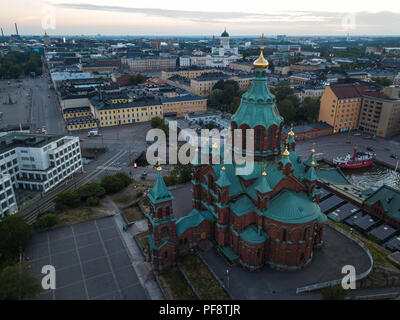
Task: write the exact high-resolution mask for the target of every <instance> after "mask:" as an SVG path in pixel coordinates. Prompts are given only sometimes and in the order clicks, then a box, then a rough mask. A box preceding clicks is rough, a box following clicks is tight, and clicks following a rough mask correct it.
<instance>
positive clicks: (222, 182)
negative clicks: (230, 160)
mask: <svg viewBox="0 0 400 320" xmlns="http://www.w3.org/2000/svg"><path fill="white" fill-rule="evenodd" d="M217 185H219V186H220V187H228V186H230V185H231V182H230V181H229V178H228V175H227V174H226V169H225V171H224V170H222V169H221V172H220V174H219V178H218V180H217Z"/></svg>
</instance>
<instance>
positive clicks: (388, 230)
mask: <svg viewBox="0 0 400 320" xmlns="http://www.w3.org/2000/svg"><path fill="white" fill-rule="evenodd" d="M396 231H397V230H396V229H394V228H392V227H391V226H389V225H387V224H382V225H380V226H379V227H377V228H375V229H372V230H371V232H370V234H372V235H374V236H375V237H377V238H378V239H379V240H382V241H384V240H386V239H388V238H390V237H391V236H393V235H394V234H395V233H396Z"/></svg>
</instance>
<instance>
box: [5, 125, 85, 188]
mask: <svg viewBox="0 0 400 320" xmlns="http://www.w3.org/2000/svg"><path fill="white" fill-rule="evenodd" d="M81 169H82V158H81V150H80V144H79V137H72V136H62V135H45V136H44V135H37V134H28V133H9V134H7V135H4V136H2V137H1V138H0V173H1V174H3V175H9V176H10V181H11V184H12V186H13V187H14V188H15V189H28V190H34V191H42V192H47V191H49V190H50V189H52V188H53V187H55V186H56V185H58V184H59V183H61V182H62V181H64V180H66V179H67V178H69V177H70V176H71V175H72V174H73V173H74V172H77V171H79V170H81Z"/></svg>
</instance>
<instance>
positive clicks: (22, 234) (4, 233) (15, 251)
mask: <svg viewBox="0 0 400 320" xmlns="http://www.w3.org/2000/svg"><path fill="white" fill-rule="evenodd" d="M31 239H32V227H31V226H30V225H29V224H27V223H26V221H25V219H24V217H23V216H20V215H18V216H17V215H13V216H8V217H4V218H3V219H1V220H0V253H1V254H2V255H3V258H4V259H6V260H7V259H15V258H16V257H18V255H19V254H20V253H21V252H23V251H24V250H26V249H27V248H28V246H29V243H30V241H31Z"/></svg>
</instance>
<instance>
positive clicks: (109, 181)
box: [101, 175, 125, 194]
mask: <svg viewBox="0 0 400 320" xmlns="http://www.w3.org/2000/svg"><path fill="white" fill-rule="evenodd" d="M101 185H102V186H103V188H104V189H105V190H106V192H107V193H109V194H113V193H116V192H118V191H120V190H122V189H123V188H125V184H124V182H123V181H122V180H121V179H118V178H117V177H116V176H112V175H107V176H104V177H103V178H102V179H101Z"/></svg>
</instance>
